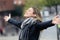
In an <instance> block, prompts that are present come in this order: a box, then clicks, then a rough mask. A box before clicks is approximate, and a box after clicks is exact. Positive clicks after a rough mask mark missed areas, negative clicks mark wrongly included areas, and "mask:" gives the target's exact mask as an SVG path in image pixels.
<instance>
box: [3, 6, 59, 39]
mask: <svg viewBox="0 0 60 40" xmlns="http://www.w3.org/2000/svg"><path fill="white" fill-rule="evenodd" d="M24 17H25V18H26V19H24V20H22V21H20V22H17V21H16V20H13V19H11V15H9V16H5V17H4V20H5V21H8V22H9V23H11V24H13V25H16V26H17V27H18V28H20V29H21V30H20V31H21V32H20V35H19V40H38V38H39V34H40V31H41V30H43V29H46V28H48V27H51V26H53V25H55V24H60V18H59V16H55V17H54V18H53V19H52V20H50V21H47V22H42V20H41V19H42V17H41V14H40V12H39V11H38V9H36V8H34V7H31V8H29V9H27V10H26V12H25V14H24Z"/></svg>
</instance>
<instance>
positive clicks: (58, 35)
mask: <svg viewBox="0 0 60 40" xmlns="http://www.w3.org/2000/svg"><path fill="white" fill-rule="evenodd" d="M55 8H56V15H58V8H57V4H56V5H55ZM56 26H57V39H58V40H59V28H58V25H56Z"/></svg>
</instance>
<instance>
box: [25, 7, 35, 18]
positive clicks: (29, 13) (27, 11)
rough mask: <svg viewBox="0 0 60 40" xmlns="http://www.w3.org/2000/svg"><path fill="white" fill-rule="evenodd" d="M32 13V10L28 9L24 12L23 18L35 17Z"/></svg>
mask: <svg viewBox="0 0 60 40" xmlns="http://www.w3.org/2000/svg"><path fill="white" fill-rule="evenodd" d="M33 12H34V10H33V8H29V9H27V10H26V11H25V14H24V16H25V17H34V16H36V15H35V14H33Z"/></svg>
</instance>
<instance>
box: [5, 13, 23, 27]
mask: <svg viewBox="0 0 60 40" xmlns="http://www.w3.org/2000/svg"><path fill="white" fill-rule="evenodd" d="M4 20H5V21H6V22H9V23H11V24H13V25H15V26H17V27H19V28H20V25H21V23H22V21H19V22H18V21H16V20H14V19H12V18H11V14H9V16H5V17H4Z"/></svg>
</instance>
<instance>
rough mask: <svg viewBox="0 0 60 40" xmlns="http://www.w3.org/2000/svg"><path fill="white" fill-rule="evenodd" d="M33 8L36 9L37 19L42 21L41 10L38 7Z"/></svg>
mask: <svg viewBox="0 0 60 40" xmlns="http://www.w3.org/2000/svg"><path fill="white" fill-rule="evenodd" d="M32 8H33V10H34V12H33V14H36V19H37V20H40V21H42V16H41V13H40V10H39V9H38V8H36V7H32Z"/></svg>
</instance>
